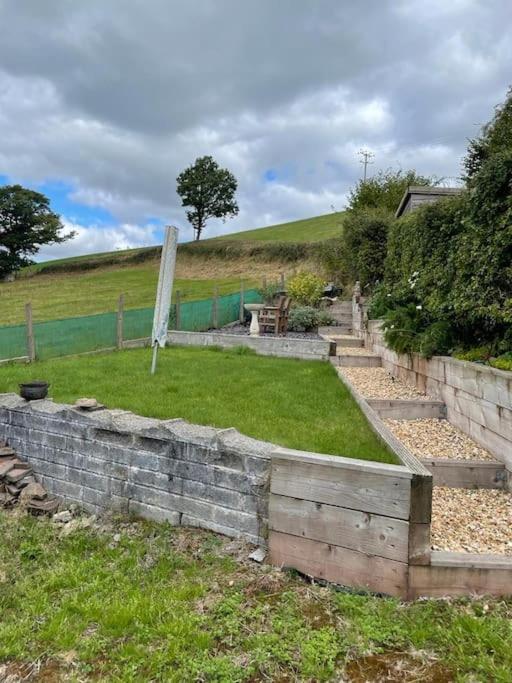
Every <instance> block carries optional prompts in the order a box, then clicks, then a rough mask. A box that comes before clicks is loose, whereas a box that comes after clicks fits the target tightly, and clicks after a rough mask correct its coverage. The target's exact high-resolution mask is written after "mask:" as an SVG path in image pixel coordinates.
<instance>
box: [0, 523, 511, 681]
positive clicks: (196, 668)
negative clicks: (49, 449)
mask: <svg viewBox="0 0 512 683" xmlns="http://www.w3.org/2000/svg"><path fill="white" fill-rule="evenodd" d="M0 538H1V539H2V547H3V548H4V553H3V555H2V564H1V566H0V676H2V675H3V676H4V677H5V678H4V680H5V679H6V678H8V676H9V674H10V673H11V672H17V673H20V671H23V672H25V673H27V672H30V671H31V670H35V671H37V670H38V669H39V676H40V677H39V678H37V677H34V678H33V679H31V680H44V681H57V680H70V681H84V680H101V681H162V682H164V681H165V682H166V683H173V682H175V683H183V682H188V681H209V682H211V681H216V682H219V683H237V682H240V681H252V682H257V681H262V682H263V681H299V682H300V681H339V680H357V681H363V680H372V681H374V680H393V681H410V682H412V681H422V682H427V683H428V682H430V683H441V682H445V681H455V680H458V681H468V682H469V681H498V682H502V683H505V682H508V681H510V671H511V670H512V629H511V618H512V601H510V600H502V601H497V600H483V599H482V600H475V601H469V600H456V601H428V602H417V603H412V604H403V603H400V602H398V601H397V600H393V599H384V598H378V597H372V596H368V595H354V594H348V593H342V592H335V591H334V590H333V589H330V588H329V589H328V588H322V587H320V586H318V585H310V584H308V583H306V582H305V581H304V580H302V579H300V578H298V577H295V576H294V575H292V574H290V573H286V572H280V571H279V570H277V569H272V568H270V567H268V566H262V567H260V566H256V565H254V564H253V563H250V562H248V561H247V560H246V559H245V558H246V557H247V551H246V550H244V549H243V548H240V546H237V544H236V543H235V544H233V542H232V541H231V540H230V539H225V538H222V537H220V536H216V535H214V534H211V533H208V532H202V531H199V530H188V529H183V528H179V529H178V528H171V527H169V526H167V525H157V524H153V523H147V522H131V523H128V522H122V521H121V520H112V521H106V522H105V521H104V522H102V523H101V526H100V527H99V528H89V529H82V530H79V531H75V532H74V533H72V534H70V535H67V536H62V534H61V533H60V531H59V528H58V527H57V525H55V524H53V523H52V522H50V521H47V520H35V519H33V518H30V517H26V516H22V515H15V514H13V513H9V514H7V513H2V512H0ZM2 663H3V664H2ZM32 663H34V664H33V666H31V664H32ZM393 664H394V666H393ZM359 672H361V675H360V676H359V677H356V673H359ZM376 674H378V676H377V675H376ZM385 674H386V676H385ZM13 680H22V678H21V677H20V678H19V679H13ZM23 680H26V679H25V678H23Z"/></svg>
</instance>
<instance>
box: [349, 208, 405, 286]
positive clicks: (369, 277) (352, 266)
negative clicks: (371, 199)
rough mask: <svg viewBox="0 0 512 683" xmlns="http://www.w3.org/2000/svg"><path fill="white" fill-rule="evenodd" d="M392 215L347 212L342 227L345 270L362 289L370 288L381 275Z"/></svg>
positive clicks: (381, 211)
mask: <svg viewBox="0 0 512 683" xmlns="http://www.w3.org/2000/svg"><path fill="white" fill-rule="evenodd" d="M393 221H394V219H393V214H392V213H390V212H389V211H387V210H382V209H363V210H359V211H348V212H347V215H346V217H345V221H344V223H343V231H344V233H343V234H344V270H345V272H346V273H347V274H348V276H349V279H350V280H352V281H353V282H355V281H356V280H359V282H360V283H361V285H362V287H363V289H366V288H368V287H370V288H373V287H374V285H375V284H376V283H377V282H378V281H379V280H381V279H382V277H383V275H384V261H385V258H386V246H387V239H388V231H389V229H390V226H391V224H392V223H393Z"/></svg>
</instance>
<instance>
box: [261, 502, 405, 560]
mask: <svg viewBox="0 0 512 683" xmlns="http://www.w3.org/2000/svg"><path fill="white" fill-rule="evenodd" d="M269 528H270V529H271V530H273V531H281V532H283V533H287V534H291V535H292V536H301V537H304V538H310V539H312V540H315V541H323V542H324V543H330V544H331V545H337V546H340V547H342V548H349V549H351V550H356V551H358V552H361V553H366V554H372V555H378V556H379V557H386V558H388V559H390V560H398V561H399V562H407V560H408V536H409V524H408V522H406V521H405V520H402V519H393V518H392V517H384V516H382V515H374V514H371V513H368V512H360V511H358V510H349V509H347V508H341V507H335V506H333V505H326V504H325V503H314V502H312V501H308V500H299V499H297V498H288V497H287V496H279V495H276V494H274V493H272V494H270V502H269Z"/></svg>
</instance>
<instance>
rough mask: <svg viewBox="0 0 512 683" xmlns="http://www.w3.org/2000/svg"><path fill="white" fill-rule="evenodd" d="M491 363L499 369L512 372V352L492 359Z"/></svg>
mask: <svg viewBox="0 0 512 683" xmlns="http://www.w3.org/2000/svg"><path fill="white" fill-rule="evenodd" d="M489 364H490V365H492V367H493V368H497V369H498V370H509V371H510V372H512V353H504V354H503V355H502V356H498V358H494V359H493V360H491V361H490V363H489Z"/></svg>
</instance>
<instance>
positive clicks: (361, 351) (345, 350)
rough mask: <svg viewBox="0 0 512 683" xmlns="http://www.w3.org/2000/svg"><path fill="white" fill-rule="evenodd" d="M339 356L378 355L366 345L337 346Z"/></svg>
mask: <svg viewBox="0 0 512 683" xmlns="http://www.w3.org/2000/svg"><path fill="white" fill-rule="evenodd" d="M336 353H337V354H338V356H376V355H377V354H376V353H373V351H368V349H365V348H364V346H339V345H338V346H336Z"/></svg>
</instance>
